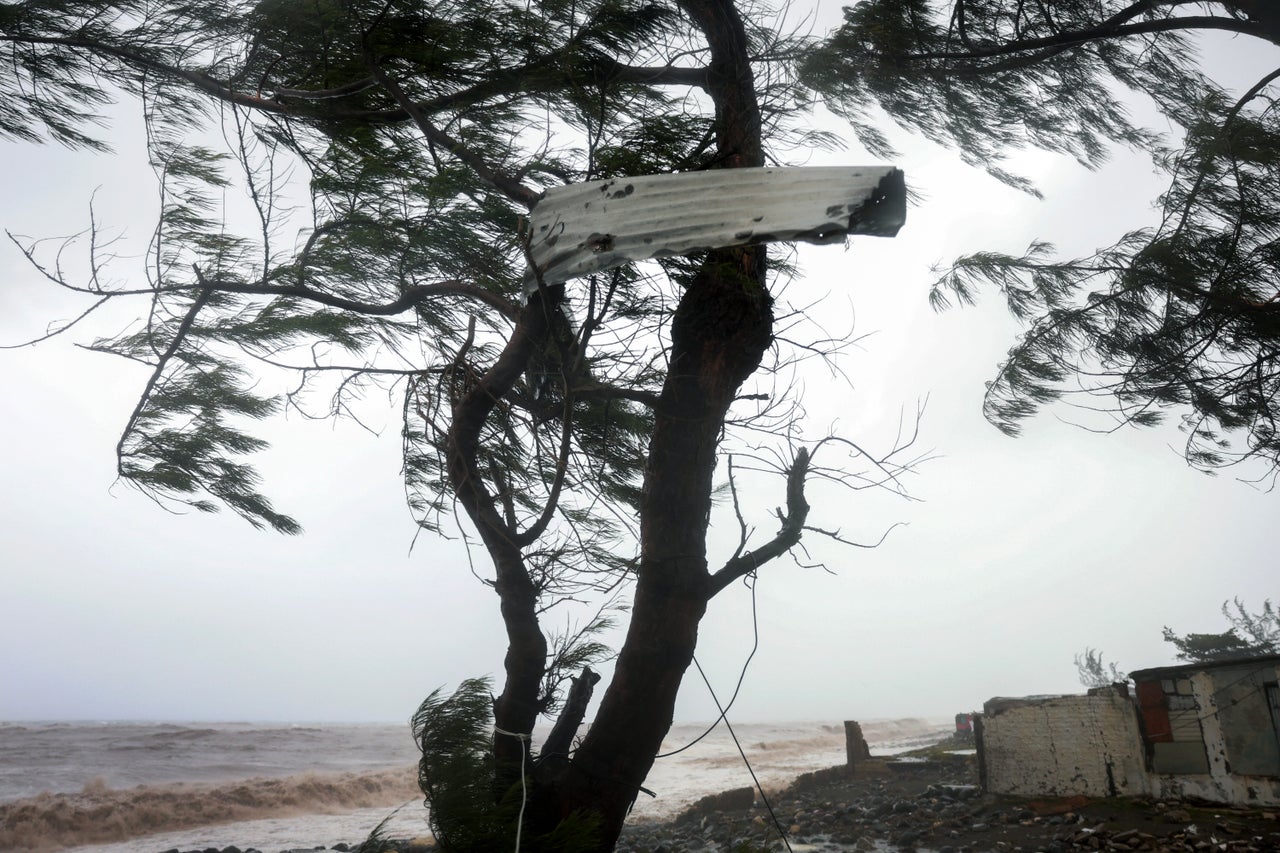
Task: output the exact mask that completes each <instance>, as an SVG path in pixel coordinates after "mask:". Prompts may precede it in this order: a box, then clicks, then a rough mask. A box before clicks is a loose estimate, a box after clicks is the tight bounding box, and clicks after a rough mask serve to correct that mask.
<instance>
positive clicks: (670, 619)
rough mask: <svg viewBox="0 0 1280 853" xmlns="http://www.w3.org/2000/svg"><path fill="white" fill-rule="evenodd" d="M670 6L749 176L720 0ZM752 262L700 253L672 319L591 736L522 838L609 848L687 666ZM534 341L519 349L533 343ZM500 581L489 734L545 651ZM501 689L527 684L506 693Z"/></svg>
mask: <svg viewBox="0 0 1280 853" xmlns="http://www.w3.org/2000/svg"><path fill="white" fill-rule="evenodd" d="M680 6H681V8H682V9H683V10H684V12H685V13H686V14H687V15H688V16H689V18H690V19H691V20H692V21H693V22H694V24H695V25H696V26H697V27H698V28H699V29H700V30H701V31H702V32H703V34H704V35H705V36H706V39H707V43H708V46H709V48H710V52H711V62H710V65H709V75H708V81H709V84H708V89H709V93H710V95H711V97H712V99H713V100H714V101H715V104H716V143H717V154H718V163H719V165H720V166H722V167H741V166H759V165H762V164H763V155H762V149H761V139H760V133H761V129H760V128H761V124H760V111H759V106H758V104H757V102H756V95H755V88H754V81H753V78H752V73H751V66H750V61H749V55H748V49H747V47H748V45H747V38H746V33H745V31H744V28H743V25H742V21H741V19H740V17H739V15H738V12H737V10H736V8H735V7H734V4H733V2H732V0H682V2H680ZM765 261H766V253H765V249H764V247H763V246H752V247H745V248H738V249H728V250H721V251H716V252H712V253H710V254H709V255H708V256H707V258H706V259H705V260H704V262H703V264H702V268H701V270H700V271H699V273H698V274H697V275H696V276H695V278H694V280H693V281H692V282H691V283H690V285H689V287H688V288H687V290H686V291H685V293H684V296H683V297H682V299H681V301H680V304H679V306H678V307H677V309H676V312H675V315H674V317H673V319H672V327H671V352H670V360H669V364H670V367H669V369H668V373H667V378H666V382H665V384H664V386H663V390H662V393H661V395H660V399H659V402H658V404H657V406H656V409H655V418H654V430H653V436H652V439H651V441H650V445H649V455H648V462H647V465H646V469H645V479H644V492H643V495H642V497H641V503H640V564H639V568H638V570H637V575H636V591H635V599H634V602H633V606H632V613H631V622H630V627H629V629H628V631H627V636H626V640H625V642H624V644H623V647H622V650H621V652H620V653H619V657H618V660H617V662H616V665H615V668H614V674H613V679H612V681H611V682H610V684H609V688H608V690H607V691H606V693H605V695H604V697H603V700H602V701H601V705H600V708H599V711H598V712H597V714H596V717H595V721H594V723H593V724H592V726H591V728H590V730H589V731H588V732H587V734H586V736H585V737H584V738H583V740H582V742H581V744H580V745H579V746H578V749H577V750H576V751H575V752H574V754H573V757H572V759H571V760H569V761H568V762H565V763H562V762H560V761H556V762H553V763H552V764H551V765H550V766H549V767H548V768H547V769H548V771H550V772H548V773H546V774H545V775H543V774H540V778H539V779H538V780H537V787H536V790H535V791H534V792H533V794H532V796H531V799H530V800H529V802H528V804H527V810H526V813H525V826H526V828H527V830H528V831H529V832H530V835H534V834H537V833H540V832H543V831H546V830H548V829H550V828H552V827H554V826H556V825H557V824H558V823H559V822H560V821H562V820H564V819H565V818H567V817H569V816H570V815H572V814H574V813H580V814H582V813H585V814H587V815H589V816H591V817H594V818H597V819H598V820H599V821H600V834H599V837H598V847H599V849H600V850H602V851H603V850H612V849H613V847H614V845H615V843H616V841H617V838H618V835H619V833H620V832H621V830H622V825H623V821H624V820H625V819H626V815H627V813H628V811H629V810H630V808H631V805H632V803H633V802H634V800H635V797H636V795H637V793H638V791H639V789H640V785H641V784H642V783H643V782H644V779H645V777H646V776H647V775H648V773H649V770H650V768H651V767H652V765H653V762H654V757H655V756H656V755H657V753H658V750H659V748H660V746H661V744H662V739H663V738H664V737H665V736H666V734H667V732H668V730H669V729H670V728H671V719H672V715H673V713H674V709H675V701H676V694H677V692H678V691H679V688H680V682H681V680H682V678H683V677H684V673H685V670H686V669H687V668H688V666H689V663H690V662H691V661H692V659H693V653H694V648H695V646H696V644H697V637H698V624H699V622H700V621H701V620H702V616H703V614H704V613H705V612H706V607H707V601H708V598H709V596H710V595H711V583H710V579H711V576H710V573H709V572H708V567H707V554H706V534H707V525H708V522H709V516H710V512H711V491H712V478H713V476H714V474H715V468H716V449H717V446H718V443H719V440H720V436H721V433H722V431H723V428H724V421H725V416H726V414H727V412H728V410H729V406H730V405H731V404H732V403H733V400H734V398H735V397H736V395H737V393H738V390H739V388H740V387H741V385H742V383H743V382H744V381H745V380H746V379H747V377H749V376H750V375H751V374H752V373H754V372H755V370H756V369H757V368H758V367H759V366H760V361H761V359H762V358H763V356H764V352H765V350H766V349H767V348H768V347H769V345H770V343H771V341H772V329H773V314H772V305H771V300H770V298H769V295H768V292H767V290H766V288H765ZM534 325H535V326H536V325H537V324H536V323H535V324H534ZM522 331H524V330H522ZM531 331H532V330H531ZM541 331H542V330H540V329H539V330H536V331H533V334H531V335H530V337H532V338H534V339H536V338H538V337H539V333H540V332H541ZM513 343H514V341H513ZM509 349H510V350H512V351H514V350H515V349H518V347H511V346H510V345H509ZM512 354H513V355H514V352H513V353H512ZM505 357H506V354H505V353H504V358H505ZM457 449H462V450H466V449H468V448H457ZM451 474H452V475H453V477H454V482H455V484H459V483H465V482H466V481H467V475H466V472H465V471H464V470H462V467H461V466H460V467H458V468H455V469H454V470H452V471H451ZM468 485H469V484H468ZM463 491H467V489H466V488H464V489H463ZM487 497H488V496H487V495H482V494H479V493H478V492H473V493H472V494H469V495H468V496H467V497H466V498H464V499H463V503H464V504H467V503H468V500H467V498H473V499H475V503H474V504H472V505H471V506H468V509H469V510H472V509H476V510H479V513H476V512H473V513H472V517H473V519H474V518H476V516H477V514H479V515H484V514H485V505H486V504H488V505H489V506H491V504H490V503H489V502H488V501H487V500H486V498H487ZM487 521H488V522H490V523H491V526H492V527H494V528H495V529H496V528H497V527H498V526H499V520H498V519H497V518H488V519H487ZM485 544H486V545H487V546H489V549H490V551H491V552H495V553H494V557H495V563H499V562H504V560H502V559H500V558H501V557H504V556H505V557H514V556H515V555H510V554H505V553H504V552H505V551H506V547H505V546H506V544H507V543H504V542H500V541H494V542H490V541H488V540H486V543H485ZM495 546H496V547H495ZM515 562H516V561H512V562H511V566H512V568H513V569H514V568H515V565H514V563H515ZM521 574H522V572H521V571H514V570H513V571H512V572H511V573H510V574H509V575H508V577H509V578H511V579H513V580H514V579H517V578H519V577H520V575H521ZM502 581H503V572H502V569H501V567H500V568H499V589H498V591H499V593H500V595H502V600H503V617H504V620H505V621H506V623H507V628H508V636H509V641H510V647H509V651H508V656H507V679H508V683H507V689H506V690H504V692H503V695H502V697H500V698H499V700H498V702H497V703H496V707H495V711H496V712H497V713H496V716H497V717H498V718H499V719H498V720H497V722H498V725H499V726H502V725H503V724H504V721H506V720H512V719H513V718H519V721H520V722H521V723H523V722H524V721H525V718H526V716H527V715H528V713H529V708H528V705H529V701H530V698H531V695H530V688H531V686H532V684H531V678H530V676H531V675H532V670H533V669H535V668H536V667H535V661H534V657H535V654H537V653H545V645H539V644H538V643H537V642H533V643H532V645H535V646H538V652H537V653H535V654H530V652H532V651H533V649H531V648H528V647H525V648H520V647H519V646H520V644H521V643H522V642H526V643H527V642H530V641H531V640H533V639H534V638H533V637H532V636H531V635H530V636H524V634H525V631H524V628H526V627H528V626H527V624H526V623H527V621H528V617H530V616H532V615H533V612H532V608H531V607H530V606H529V602H528V601H526V600H525V596H522V595H519V594H518V592H517V591H516V589H515V588H513V587H507V588H506V589H504V588H503V583H502ZM515 586H516V587H518V586H519V584H516V585H515ZM511 593H515V594H511ZM509 609H510V612H508V611H509ZM513 629H514V630H513ZM536 639H537V640H541V635H540V634H539V635H538V637H537V638H536ZM513 679H514V680H517V681H518V680H522V679H527V680H528V683H524V684H523V685H520V686H517V685H516V684H515V683H514V682H513ZM519 731H527V729H524V728H521V729H519ZM500 737H501V736H499V738H500ZM510 746H511V745H510V744H502V743H501V742H500V741H499V742H495V759H497V768H496V769H497V771H498V776H500V777H501V776H503V775H504V774H503V772H502V768H503V766H504V764H510V763H511V762H512V761H513V759H515V758H516V756H518V755H519V752H518V751H515V755H512V754H510V753H511V752H512V750H511V749H510V748H509V747H510ZM548 777H549V778H548Z"/></svg>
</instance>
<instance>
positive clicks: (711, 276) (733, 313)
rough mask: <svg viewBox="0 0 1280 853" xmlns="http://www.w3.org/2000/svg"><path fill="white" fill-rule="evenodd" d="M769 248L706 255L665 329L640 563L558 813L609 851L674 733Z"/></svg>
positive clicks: (763, 340)
mask: <svg viewBox="0 0 1280 853" xmlns="http://www.w3.org/2000/svg"><path fill="white" fill-rule="evenodd" d="M763 267H764V249H763V248H762V247H754V248H751V249H741V250H732V251H726V252H716V253H713V254H712V255H711V256H710V257H709V258H708V259H707V260H706V262H705V263H704V265H703V269H702V271H701V272H700V273H699V275H698V276H697V277H696V278H695V280H694V281H693V283H692V284H691V285H690V287H689V289H688V291H686V293H685V295H684V298H683V299H682V300H681V302H680V306H679V308H677V310H676V315H675V319H674V321H673V326H672V345H671V367H670V371H669V373H668V376H667V381H666V385H665V387H664V389H663V392H662V400H661V403H660V404H659V407H658V410H659V413H660V414H659V415H658V417H657V419H656V422H655V425H654V433H653V439H652V441H651V443H650V446H649V463H648V467H647V469H646V474H645V486H644V494H643V497H642V499H641V506H640V525H641V558H640V567H639V571H638V574H637V579H636V593H635V601H634V605H633V608H632V615H631V625H630V628H629V629H628V631H627V637H626V642H625V643H624V644H623V647H622V651H621V653H620V654H619V657H618V661H617V665H616V666H615V669H614V675H613V680H612V682H611V683H610V685H609V689H608V690H607V691H606V692H605V695H604V698H603V700H602V701H601V705H600V709H599V711H598V712H597V714H596V718H595V723H594V724H593V725H592V727H591V729H590V730H589V732H588V733H587V735H586V737H585V738H584V739H583V742H582V745H581V746H580V747H579V748H578V751H577V753H576V754H575V756H574V759H573V762H572V763H571V765H570V768H569V772H568V774H567V775H566V777H565V779H564V780H563V783H562V785H561V792H560V803H561V816H562V817H563V816H565V815H566V814H567V813H569V812H571V811H572V810H574V809H576V808H584V807H586V808H588V809H589V810H590V811H592V812H596V813H598V814H599V815H600V817H601V818H602V820H603V832H602V835H603V837H602V839H601V841H602V845H601V849H604V850H608V849H612V847H613V844H614V842H615V841H616V839H617V836H618V833H619V832H621V830H622V823H623V821H624V819H625V818H626V815H627V812H628V811H629V810H630V807H631V804H632V803H633V802H634V800H635V797H636V794H637V792H638V790H639V788H640V785H641V784H642V783H643V782H644V778H645V776H646V775H648V773H649V769H650V768H651V767H652V766H653V761H654V756H655V755H657V753H658V749H659V748H660V746H661V744H662V739H663V738H664V737H665V736H666V734H667V731H668V730H669V729H670V727H671V718H672V713H673V711H674V708H675V701H676V694H677V692H678V690H679V688H680V682H681V679H682V678H683V676H684V672H685V670H686V669H687V668H688V666H689V663H690V661H691V660H692V659H693V653H694V648H695V646H696V644H697V636H698V623H699V622H700V621H701V619H702V616H703V613H704V612H705V611H706V605H707V598H708V595H709V592H710V575H709V573H708V571H707V558H706V533H707V523H708V516H709V514H710V511H711V488H712V476H713V474H714V472H715V467H716V446H717V444H718V442H719V438H720V433H721V430H722V429H723V424H724V417H725V413H726V412H727V411H728V408H729V405H730V404H731V403H732V402H733V399H734V397H735V396H736V394H737V391H738V388H739V387H740V386H741V384H742V382H743V381H744V380H745V379H746V378H747V377H748V376H750V375H751V373H752V372H754V371H755V369H756V368H757V367H758V366H759V364H760V360H761V358H762V357H763V355H764V352H765V349H766V348H767V347H768V346H769V343H770V340H771V329H772V311H771V307H770V299H769V297H768V294H767V292H766V291H765V288H764V275H763V272H764V270H763Z"/></svg>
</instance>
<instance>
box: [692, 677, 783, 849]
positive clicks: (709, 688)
mask: <svg viewBox="0 0 1280 853" xmlns="http://www.w3.org/2000/svg"><path fill="white" fill-rule="evenodd" d="M693 665H694V666H696V667H697V668H698V675H701V676H702V683H703V684H705V685H707V692H709V693H710V694H711V700H712V701H713V702H715V703H716V707H717V708H719V709H720V719H722V720H724V725H725V728H727V729H728V730H729V736H730V737H732V738H733V745H734V746H736V747H737V748H738V755H741V756H742V763H743V764H745V765H747V772H748V773H750V774H751V781H752V782H754V783H755V784H756V790H757V791H759V792H760V802H762V803H764V807H765V808H766V809H768V810H769V818H770V819H771V820H772V821H773V825H774V826H775V827H776V828H777V830H778V835H779V836H780V837H781V838H782V843H783V844H785V845H786V846H787V853H793V851H792V850H791V842H790V841H788V840H787V831H786V830H785V829H783V828H782V822H781V821H780V820H778V816H777V815H776V814H774V811H773V804H771V803H770V802H769V797H768V796H767V795H766V794H765V792H764V788H763V787H761V785H760V780H759V779H757V778H756V771H754V770H752V769H751V762H750V761H748V760H747V753H746V751H745V750H744V749H743V748H742V744H741V743H739V742H738V735H737V733H736V732H734V730H733V726H732V725H730V723H729V719H728V717H726V716H725V714H727V713H728V712H729V711H728V709H727V708H723V707H721V705H720V699H719V698H718V697H717V696H716V691H715V689H714V688H712V686H711V682H710V681H709V680H708V679H707V674H706V673H705V672H703V671H702V664H700V663H698V659H697V658H696V657H695V658H694V659H693Z"/></svg>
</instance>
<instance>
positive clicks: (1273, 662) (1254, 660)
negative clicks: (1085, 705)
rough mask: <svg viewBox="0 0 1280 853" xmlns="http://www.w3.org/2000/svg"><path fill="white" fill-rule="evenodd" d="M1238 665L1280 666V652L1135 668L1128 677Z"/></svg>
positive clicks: (1174, 674) (1148, 677)
mask: <svg viewBox="0 0 1280 853" xmlns="http://www.w3.org/2000/svg"><path fill="white" fill-rule="evenodd" d="M1239 666H1280V654H1268V655H1249V656H1247V657H1238V658H1227V659H1224V660H1215V661H1205V662H1204V663H1184V664H1179V665H1178V666H1157V667H1152V668H1150V669H1139V670H1136V671H1134V672H1131V673H1129V677H1130V678H1132V679H1133V680H1134V681H1155V680H1157V679H1161V678H1176V677H1178V676H1179V675H1190V674H1191V673H1193V672H1203V671H1204V670H1210V669H1227V668H1229V667H1239Z"/></svg>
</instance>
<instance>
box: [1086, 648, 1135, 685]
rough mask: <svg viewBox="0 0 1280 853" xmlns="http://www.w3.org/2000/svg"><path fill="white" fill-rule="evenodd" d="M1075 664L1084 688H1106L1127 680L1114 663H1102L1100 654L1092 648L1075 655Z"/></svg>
mask: <svg viewBox="0 0 1280 853" xmlns="http://www.w3.org/2000/svg"><path fill="white" fill-rule="evenodd" d="M1075 662H1076V673H1077V674H1078V675H1079V677H1080V683H1081V684H1083V685H1084V686H1085V687H1090V688H1092V687H1107V686H1109V685H1111V684H1116V683H1117V682H1124V681H1127V680H1128V679H1129V676H1128V675H1126V674H1125V673H1123V672H1121V671H1120V667H1118V666H1116V664H1115V662H1114V661H1104V660H1103V658H1102V652H1100V651H1098V650H1097V649H1094V648H1086V649H1085V650H1084V651H1083V652H1081V653H1080V654H1078V655H1076V657H1075Z"/></svg>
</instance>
